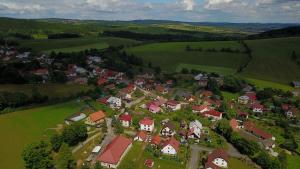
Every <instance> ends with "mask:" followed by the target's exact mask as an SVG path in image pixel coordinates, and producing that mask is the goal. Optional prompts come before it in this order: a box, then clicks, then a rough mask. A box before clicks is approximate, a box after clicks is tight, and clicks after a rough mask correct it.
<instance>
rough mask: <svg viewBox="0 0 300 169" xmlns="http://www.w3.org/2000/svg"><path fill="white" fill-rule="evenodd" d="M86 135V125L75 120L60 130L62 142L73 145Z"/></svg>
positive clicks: (82, 139)
mask: <svg viewBox="0 0 300 169" xmlns="http://www.w3.org/2000/svg"><path fill="white" fill-rule="evenodd" d="M87 136H88V135H87V129H86V126H85V125H84V124H83V123H80V122H76V123H73V124H71V125H70V126H67V127H66V128H64V130H63V132H62V137H63V139H64V142H65V143H67V144H69V145H70V146H74V145H76V144H77V143H79V142H81V141H84V140H85V139H86V138H87Z"/></svg>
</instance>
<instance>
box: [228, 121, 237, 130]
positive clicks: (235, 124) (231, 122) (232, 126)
mask: <svg viewBox="0 0 300 169" xmlns="http://www.w3.org/2000/svg"><path fill="white" fill-rule="evenodd" d="M229 125H230V127H231V128H232V130H234V131H236V130H237V127H238V125H239V124H238V122H237V121H236V119H231V120H230V121H229Z"/></svg>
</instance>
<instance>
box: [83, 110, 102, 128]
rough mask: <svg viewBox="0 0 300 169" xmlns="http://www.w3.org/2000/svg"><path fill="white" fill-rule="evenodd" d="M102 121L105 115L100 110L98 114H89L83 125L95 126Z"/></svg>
mask: <svg viewBox="0 0 300 169" xmlns="http://www.w3.org/2000/svg"><path fill="white" fill-rule="evenodd" d="M104 120H105V113H104V112H103V111H101V110H100V111H98V112H95V113H92V114H90V115H89V117H88V118H87V119H86V121H85V123H86V124H88V125H92V126H95V125H98V124H100V123H102V122H104Z"/></svg>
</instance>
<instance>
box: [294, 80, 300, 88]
mask: <svg viewBox="0 0 300 169" xmlns="http://www.w3.org/2000/svg"><path fill="white" fill-rule="evenodd" d="M292 85H293V86H294V87H296V88H299V87H300V82H296V81H293V82H292Z"/></svg>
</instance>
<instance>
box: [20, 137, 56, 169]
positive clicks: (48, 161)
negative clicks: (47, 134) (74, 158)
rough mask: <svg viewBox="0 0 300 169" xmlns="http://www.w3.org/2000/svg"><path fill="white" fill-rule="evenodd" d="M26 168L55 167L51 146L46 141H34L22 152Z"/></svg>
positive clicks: (44, 168)
mask: <svg viewBox="0 0 300 169" xmlns="http://www.w3.org/2000/svg"><path fill="white" fill-rule="evenodd" d="M22 158H23V160H24V161H25V168H26V169H52V168H53V167H54V163H53V159H52V156H51V148H50V146H49V145H48V144H47V143H45V142H39V143H33V144H30V145H28V146H27V147H25V149H24V150H23V152H22Z"/></svg>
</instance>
